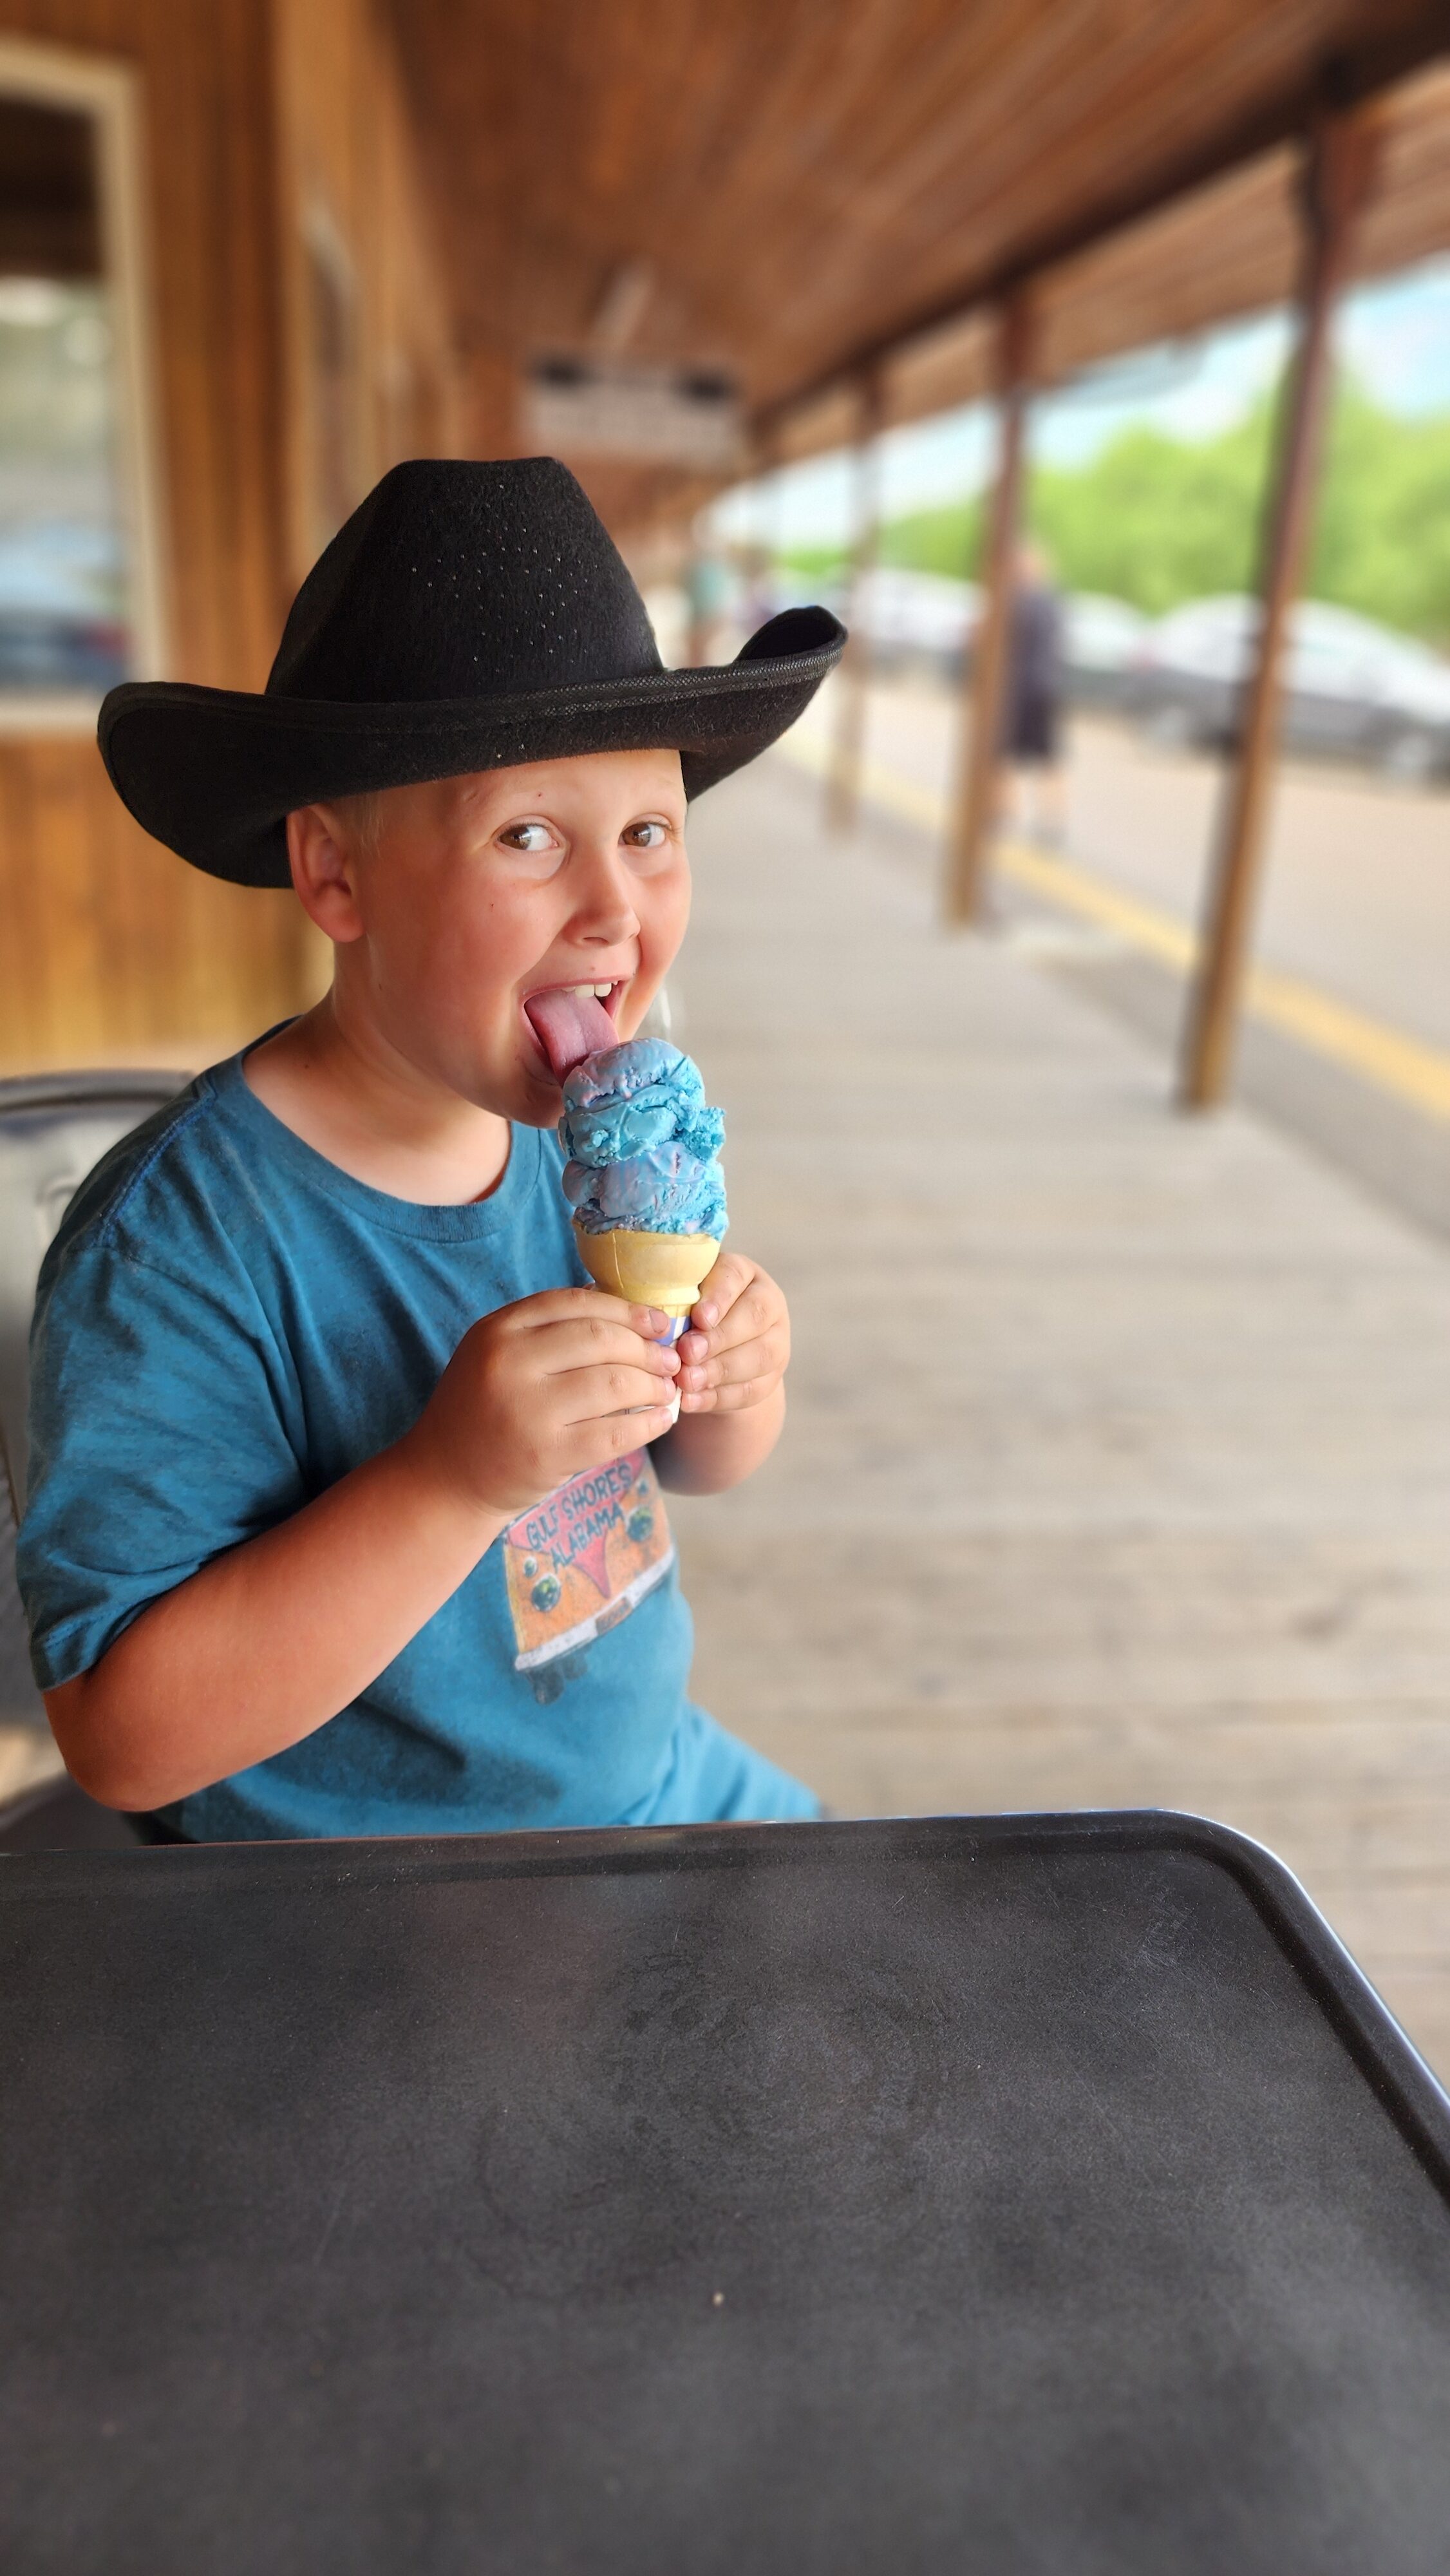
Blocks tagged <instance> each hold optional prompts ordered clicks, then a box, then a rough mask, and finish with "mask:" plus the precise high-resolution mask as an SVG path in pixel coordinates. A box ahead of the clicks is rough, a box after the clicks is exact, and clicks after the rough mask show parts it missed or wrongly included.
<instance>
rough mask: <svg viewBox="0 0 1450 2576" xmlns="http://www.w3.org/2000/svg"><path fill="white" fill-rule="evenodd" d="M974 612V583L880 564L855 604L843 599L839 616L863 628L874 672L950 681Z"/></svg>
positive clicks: (958, 666) (972, 624)
mask: <svg viewBox="0 0 1450 2576" xmlns="http://www.w3.org/2000/svg"><path fill="white" fill-rule="evenodd" d="M979 609H980V593H979V592H978V590H977V588H976V585H975V583H973V582H967V581H951V580H948V579H947V577H946V576H945V575H944V574H942V573H934V572H905V571H902V570H901V569H900V568H899V567H898V566H897V565H894V564H879V565H878V566H877V567H876V569H875V571H874V572H870V573H868V574H867V575H866V578H865V580H864V582H863V583H862V585H861V590H860V592H859V594H858V595H857V596H856V597H855V598H854V599H853V598H852V597H851V596H850V595H849V594H848V595H846V596H845V597H843V599H842V601H841V606H840V613H841V615H842V616H843V617H844V618H846V619H847V620H848V621H849V620H850V619H851V618H852V617H855V618H856V619H857V620H858V621H859V623H860V624H861V625H862V626H864V628H865V631H866V635H867V639H868V641H869V643H870V646H871V659H872V663H873V666H874V668H875V669H876V670H878V671H883V672H885V671H900V670H913V669H916V670H921V669H926V670H929V671H931V672H933V673H934V674H936V675H937V676H939V677H954V676H955V675H956V673H957V672H959V671H960V669H961V667H962V655H963V653H964V652H965V650H966V649H967V647H968V644H969V642H970V638H971V635H972V631H973V629H974V627H975V625H976V622H977V617H978V613H979Z"/></svg>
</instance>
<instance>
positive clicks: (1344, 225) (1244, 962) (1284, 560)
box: [1179, 115, 1374, 1109]
mask: <svg viewBox="0 0 1450 2576" xmlns="http://www.w3.org/2000/svg"><path fill="white" fill-rule="evenodd" d="M1373 147H1374V137H1373V136H1372V134H1371V132H1370V130H1369V128H1368V127H1367V126H1366V125H1365V124H1364V123H1363V122H1362V121H1360V120H1357V119H1356V118H1354V117H1353V116H1349V115H1341V116H1327V117H1326V118H1325V119H1324V120H1323V122H1322V123H1321V124H1320V126H1319V127H1318V129H1317V130H1316V132H1315V133H1314V134H1313V135H1312V136H1311V138H1310V140H1309V143H1308V146H1307V149H1306V158H1305V168H1304V188H1303V200H1304V212H1305V259H1304V278H1303V285H1302V288H1301V290H1300V295H1299V306H1298V312H1299V330H1298V339H1297V342H1296V346H1295V350H1294V357H1293V364H1292V370H1291V373H1290V377H1289V381H1288V383H1287V384H1286V387H1285V393H1284V402H1283V408H1282V412H1281V415H1280V425H1279V436H1278V441H1277V446H1276V451H1275V455H1274V461H1273V466H1272V470H1271V481H1270V488H1269V497H1268V504H1267V508H1266V511H1265V519H1264V544H1263V558H1262V565H1261V571H1260V578H1259V599H1260V603H1261V618H1260V625H1259V635H1258V653H1257V660H1256V663H1255V667H1254V670H1253V673H1252V676H1251V677H1250V679H1249V681H1248V683H1247V686H1246V690H1245V695H1244V701H1243V707H1242V714H1241V720H1240V725H1239V732H1238V740H1237V744H1236V747H1235V752H1234V760H1233V767H1232V769H1231V771H1230V774H1229V776H1228V778H1227V780H1226V781H1225V788H1224V797H1223V804H1222V809H1221V820H1220V827H1219V840H1218V849H1217V854H1216V858H1215V863H1214V870H1213V877H1212V882H1211V885H1210V890H1209V898H1208V906H1207V913H1206V918H1205V922H1204V932H1203V942H1202V947H1201V949H1200V953H1199V961H1198V968H1197V972H1196V975H1195V978H1194V985H1193V991H1192V995H1191V998H1190V1003H1189V1011H1188V1020H1187V1028H1186V1033H1185V1040H1184V1049H1183V1067H1182V1077H1181V1087H1180V1095H1179V1096H1180V1102H1181V1105H1182V1106H1183V1107H1184V1108H1185V1109H1211V1108H1213V1107H1214V1106H1215V1104H1216V1103H1217V1102H1219V1101H1220V1100H1222V1098H1223V1096H1224V1093H1225V1091H1226V1090H1227V1087H1228V1080H1229V1074H1230V1071H1231V1068H1232V1063H1233V1053H1234V1045H1235V1041H1236V1038H1237V1035H1238V1018H1239V1006H1240V1002H1241V999H1242V995H1243V986H1244V979H1245V974H1246V971H1247V966H1248V956H1249V934H1250V930H1251V928H1252V923H1253V913H1254V901H1255V896H1256V894H1257V891H1258V883H1259V877H1260V874H1261V871H1262V864H1263V852H1264V842H1265V836H1266V831H1267V825H1268V815H1269V799H1270V793H1271V790H1272V785H1273V760H1274V750H1275V746H1276V743H1277V741H1278V734H1279V720H1280V714H1281V711H1282V705H1283V691H1284V644H1285V640H1286V635H1287V630H1288V622H1289V612H1290V609H1291V607H1292V605H1293V602H1294V600H1295V598H1296V596H1297V594H1298V590H1299V584H1300V580H1301V577H1302V574H1303V569H1304V561H1305V556H1306V554H1307V552H1308V546H1309V538H1310V534H1311V530H1312V526H1313V514H1314V501H1315V495H1316V489H1317V484H1318V476H1319V463H1320V458H1321V455H1322V453H1323V445H1324V430H1325V424H1326V421H1327V417H1328V412H1329V402H1330V396H1331V393H1332V390H1333V352H1332V347H1331V339H1332V332H1333V323H1334V307H1335V300H1336V297H1337V294H1338V290H1339V288H1340V286H1341V284H1342V283H1343V280H1344V275H1345V271H1346V267H1347V264H1348V259H1349V252H1350V247H1351V241H1352V236H1353V231H1354V225H1355V219H1356V217H1357V216H1358V214H1359V211H1360V209H1361V207H1362V206H1363V204H1364V202H1365V199H1366V197H1367V196H1368V193H1369V189H1370V185H1371V182H1372V178H1373V158H1374V149H1373Z"/></svg>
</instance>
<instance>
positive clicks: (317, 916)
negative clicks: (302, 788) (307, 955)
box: [287, 805, 363, 947]
mask: <svg viewBox="0 0 1450 2576" xmlns="http://www.w3.org/2000/svg"><path fill="white" fill-rule="evenodd" d="M287 859H288V864H289V866H290V867H291V870H292V885H293V890H294V892H295V894H296V896H297V900H298V902H299V903H300V904H301V906H302V909H303V911H304V912H305V913H306V914H307V917H308V919H309V920H310V921H315V922H316V924H317V927H318V929H319V930H320V931H321V932H322V933H323V935H324V937H325V938H328V939H332V940H335V941H336V942H337V944H338V946H339V947H345V946H347V945H348V943H349V942H350V941H352V940H354V939H360V938H361V937H362V931H363V920H362V914H361V912H360V911H359V910H358V905H357V899H356V894H355V891H354V881H353V872H354V867H355V864H356V862H355V856H354V850H353V847H352V842H351V838H350V836H349V834H348V831H347V828H346V826H345V824H344V822H343V820H342V817H341V815H339V814H338V813H337V812H336V811H335V810H334V808H333V807H332V806H330V805H303V806H300V807H299V808H298V810H297V812H296V813H295V814H289V815H288V817H287Z"/></svg>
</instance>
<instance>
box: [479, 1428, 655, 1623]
mask: <svg viewBox="0 0 1450 2576" xmlns="http://www.w3.org/2000/svg"><path fill="white" fill-rule="evenodd" d="M503 1561H504V1573H505V1577H506V1579H507V1583H508V1596H509V1609H510V1611H511V1612H512V1614H513V1623H514V1643H515V1645H516V1646H517V1648H518V1653H517V1654H516V1655H515V1657H514V1668H515V1670H516V1671H518V1672H521V1673H527V1672H532V1671H533V1670H534V1669H535V1668H536V1667H537V1666H538V1665H539V1664H548V1663H552V1662H553V1660H554V1657H555V1656H556V1655H568V1654H572V1653H573V1652H574V1651H575V1650H576V1649H577V1648H578V1647H580V1646H587V1645H588V1644H590V1642H591V1640H592V1639H593V1638H595V1637H602V1636H603V1634H604V1632H605V1630H606V1629H607V1628H617V1627H618V1625H619V1622H620V1620H621V1619H627V1618H628V1617H629V1614H630V1612H631V1610H632V1609H633V1608H634V1606H635V1603H636V1602H637V1601H642V1600H643V1598H644V1596H645V1594H646V1593H647V1592H650V1591H652V1590H653V1588H654V1586H655V1585H656V1584H657V1583H659V1582H661V1581H662V1580H663V1578H664V1577H665V1575H667V1574H668V1572H669V1570H670V1567H671V1566H672V1565H673V1564H674V1561H675V1543H674V1540H673V1539H672V1538H671V1536H670V1525H669V1522H668V1521H667V1520H666V1518H665V1505H664V1497H663V1495H662V1494H661V1492H660V1488H659V1479H658V1477H657V1476H656V1474H655V1471H654V1468H653V1467H652V1466H651V1464H650V1461H649V1456H648V1453H647V1452H646V1451H645V1450H643V1449H634V1450H631V1452H630V1454H629V1456H628V1457H627V1458H615V1459H612V1460H611V1461H610V1463H609V1465H608V1466H607V1467H591V1468H590V1469H589V1470H588V1472H587V1473H586V1474H585V1475H582V1476H571V1477H570V1479H569V1482H568V1483H567V1485H560V1486H558V1487H556V1489H555V1491H554V1492H553V1493H552V1494H548V1495H546V1496H545V1498H544V1500H543V1502H541V1503H535V1505H534V1507H533V1509H532V1511H528V1512H524V1513H522V1514H521V1515H520V1517H519V1518H518V1520H516V1521H512V1522H510V1524H509V1527H508V1528H507V1529H506V1530H505V1531H504V1534H503Z"/></svg>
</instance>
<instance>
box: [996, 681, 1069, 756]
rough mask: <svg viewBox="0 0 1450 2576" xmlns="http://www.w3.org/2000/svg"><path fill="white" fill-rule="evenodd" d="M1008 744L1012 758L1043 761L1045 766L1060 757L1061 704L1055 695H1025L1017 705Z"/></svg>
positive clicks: (1010, 725)
mask: <svg viewBox="0 0 1450 2576" xmlns="http://www.w3.org/2000/svg"><path fill="white" fill-rule="evenodd" d="M1005 748H1006V753H1007V758H1008V759H1009V760H1020V761H1023V762H1027V761H1039V762H1041V763H1042V764H1043V766H1044V767H1045V766H1047V765H1048V764H1050V763H1051V762H1052V761H1054V760H1056V758H1057V751H1058V722H1057V707H1056V705H1055V703H1054V701H1053V700H1052V699H1051V698H1024V699H1023V700H1022V702H1021V704H1020V706H1016V707H1014V708H1013V710H1012V720H1011V723H1010V724H1009V726H1008V728H1007V741H1006V746H1005Z"/></svg>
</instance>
